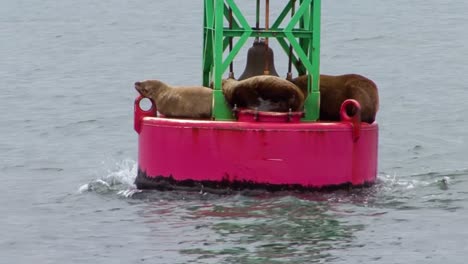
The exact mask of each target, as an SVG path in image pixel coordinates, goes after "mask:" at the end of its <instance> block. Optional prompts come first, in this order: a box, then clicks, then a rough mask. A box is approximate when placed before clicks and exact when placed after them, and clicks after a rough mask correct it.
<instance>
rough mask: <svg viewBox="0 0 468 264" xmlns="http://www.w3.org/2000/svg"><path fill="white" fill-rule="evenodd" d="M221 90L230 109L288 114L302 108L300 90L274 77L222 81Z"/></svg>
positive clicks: (264, 76) (302, 95)
mask: <svg viewBox="0 0 468 264" xmlns="http://www.w3.org/2000/svg"><path fill="white" fill-rule="evenodd" d="M222 89H223V93H224V97H225V98H226V101H227V102H228V104H229V105H231V107H234V106H237V107H239V108H250V109H258V110H259V111H272V112H288V111H289V110H291V111H298V110H302V108H303V106H304V94H303V93H302V92H301V90H300V89H299V88H298V87H297V86H296V85H295V84H293V83H291V82H289V81H287V80H284V79H282V78H279V77H276V76H271V75H261V76H254V77H250V78H248V79H245V80H242V81H237V80H234V79H224V80H223V82H222Z"/></svg>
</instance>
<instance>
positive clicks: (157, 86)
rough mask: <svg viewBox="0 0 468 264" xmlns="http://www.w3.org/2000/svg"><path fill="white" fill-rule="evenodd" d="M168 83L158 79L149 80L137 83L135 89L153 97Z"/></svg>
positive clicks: (143, 94) (148, 96)
mask: <svg viewBox="0 0 468 264" xmlns="http://www.w3.org/2000/svg"><path fill="white" fill-rule="evenodd" d="M163 87H166V85H165V84H164V83H163V82H161V81H158V80H147V81H142V82H136V83H135V89H136V90H137V91H138V92H139V93H140V94H141V95H142V96H144V97H147V98H153V97H155V96H156V94H157V93H158V92H159V90H161V89H162V88H163Z"/></svg>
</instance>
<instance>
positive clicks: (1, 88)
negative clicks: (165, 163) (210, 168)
mask: <svg viewBox="0 0 468 264" xmlns="http://www.w3.org/2000/svg"><path fill="white" fill-rule="evenodd" d="M237 2H238V3H239V5H240V6H241V7H243V8H245V10H249V11H250V14H249V15H248V19H249V21H250V23H252V24H253V23H254V21H253V20H252V18H253V16H252V12H251V11H252V10H253V2H254V1H250V2H248V1H237ZM271 2H272V3H271V5H272V13H273V15H275V14H277V13H278V12H279V7H280V6H281V5H283V4H284V3H285V1H271ZM202 3H203V1H189V0H177V1H173V0H171V1H169V0H158V1H150V0H137V1H127V0H112V1H111V0H102V1H95V0H80V1H72V0H60V1H59V0H0V116H1V118H0V175H1V181H0V215H1V217H0V234H1V235H0V263H236V264H238V263H346V264H350V263H389V264H390V263H391V264H395V263H405V264H406V263H424V264H427V263H434V264H438V263H447V264H448V263H450V264H454V263H460V264H462V263H466V257H467V256H468V228H467V223H468V208H467V207H468V178H467V176H468V144H467V137H468V132H467V131H468V122H467V120H466V115H467V112H468V111H467V110H468V108H467V104H466V101H467V99H468V87H467V83H468V77H467V76H468V75H467V74H466V73H467V72H468V66H467V65H468V45H466V42H467V41H468V35H467V33H468V27H467V25H468V16H466V13H467V12H468V1H462V0H451V1H435V0H426V1H422V0H412V1H403V0H394V1H383V0H348V1H342V0H327V1H323V3H322V40H321V44H322V45H321V72H322V73H326V74H344V73H358V74H362V75H365V76H367V77H369V78H371V79H372V80H374V81H375V82H376V83H377V84H378V86H379V92H380V100H381V105H380V111H379V113H378V117H377V120H378V122H379V125H380V142H379V175H378V181H377V183H376V184H375V185H374V186H372V187H369V188H364V189H354V190H340V191H335V192H311V193H294V192H289V193H272V194H269V193H264V194H262V195H256V196H248V195H242V194H234V195H226V196H219V195H211V194H205V195H203V194H199V193H184V192H156V191H152V192H148V191H147V192H140V191H138V190H136V189H135V186H134V185H133V180H134V179H135V177H136V170H137V162H136V160H137V140H138V137H137V134H136V133H135V131H134V130H133V101H134V99H135V98H136V96H137V93H136V91H135V90H134V88H133V83H134V82H135V81H139V80H144V79H153V78H155V79H160V80H163V81H165V82H167V83H170V84H174V85H182V84H193V85H197V84H200V83H201V76H202V75H201V65H202V57H201V55H202V50H201V48H202V15H203V6H202ZM272 42H273V41H272ZM249 43H251V42H249ZM249 45H250V44H249ZM273 48H274V50H275V54H276V57H275V60H276V69H277V71H278V73H280V74H281V75H283V76H284V75H285V74H286V70H287V59H286V57H285V56H284V55H283V54H282V52H281V50H280V49H279V48H278V47H277V45H276V47H275V45H273ZM244 64H245V49H244V50H243V51H242V53H241V54H240V55H239V56H238V58H237V59H236V63H235V71H236V74H237V75H240V74H241V73H242V70H243V67H244Z"/></svg>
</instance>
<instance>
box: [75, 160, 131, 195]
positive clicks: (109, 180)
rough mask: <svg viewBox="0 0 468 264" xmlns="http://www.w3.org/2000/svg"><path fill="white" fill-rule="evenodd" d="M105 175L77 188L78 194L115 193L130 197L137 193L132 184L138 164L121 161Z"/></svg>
mask: <svg viewBox="0 0 468 264" xmlns="http://www.w3.org/2000/svg"><path fill="white" fill-rule="evenodd" d="M114 166H115V167H114V168H112V169H109V170H108V171H107V174H106V175H105V176H103V177H99V178H98V179H95V180H93V181H91V182H89V183H86V184H83V185H82V186H80V187H79V188H78V193H84V192H108V191H117V194H119V195H123V196H124V197H130V196H132V195H133V194H134V193H136V192H138V190H137V189H136V186H135V184H134V181H135V178H136V176H137V170H138V164H137V162H136V161H134V160H131V159H126V160H122V161H119V162H116V163H115V164H114Z"/></svg>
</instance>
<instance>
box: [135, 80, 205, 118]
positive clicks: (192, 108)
mask: <svg viewBox="0 0 468 264" xmlns="http://www.w3.org/2000/svg"><path fill="white" fill-rule="evenodd" d="M135 89H136V90H137V91H138V92H139V93H140V94H141V95H142V96H144V97H147V98H149V99H151V100H153V102H154V103H155V104H156V107H157V110H158V112H159V113H161V114H163V115H164V116H165V117H179V118H209V117H211V105H212V100H213V90H212V89H210V88H207V87H201V86H180V87H175V86H170V85H168V84H165V83H163V82H161V81H158V80H147V81H143V82H136V83H135Z"/></svg>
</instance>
